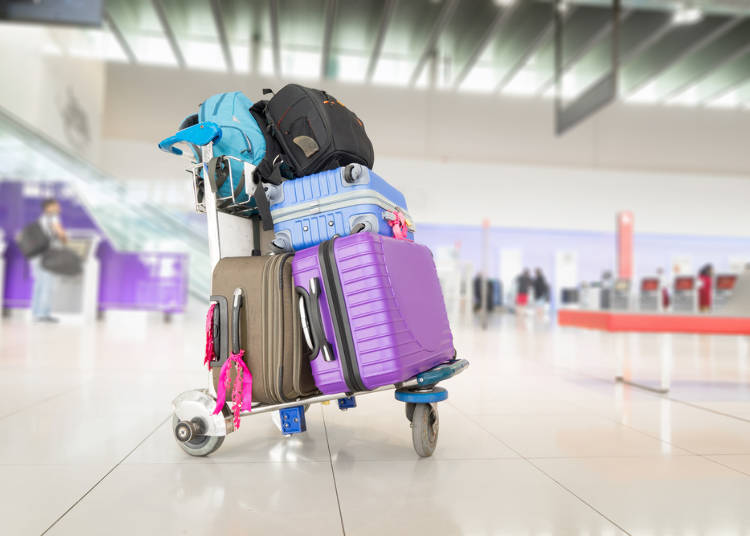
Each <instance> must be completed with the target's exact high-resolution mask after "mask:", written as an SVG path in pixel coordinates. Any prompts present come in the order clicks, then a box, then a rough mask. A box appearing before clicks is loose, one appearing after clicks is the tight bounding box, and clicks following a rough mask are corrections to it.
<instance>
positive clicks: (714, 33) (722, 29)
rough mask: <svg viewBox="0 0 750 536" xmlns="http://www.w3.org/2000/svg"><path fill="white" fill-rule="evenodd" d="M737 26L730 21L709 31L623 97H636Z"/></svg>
mask: <svg viewBox="0 0 750 536" xmlns="http://www.w3.org/2000/svg"><path fill="white" fill-rule="evenodd" d="M735 24H737V19H730V20H729V21H727V22H725V23H724V24H720V25H719V26H718V28H715V29H713V30H711V31H709V32H708V33H707V34H706V35H704V36H703V37H701V38H699V39H697V40H696V41H694V42H692V43H690V44H688V45H687V46H685V47H683V48H682V49H681V50H680V51H679V52H677V53H676V54H674V55H673V56H672V57H671V58H669V59H668V60H667V61H666V62H665V63H664V65H662V66H661V67H658V68H657V69H656V70H655V71H653V72H651V73H650V74H648V75H646V76H644V77H643V79H641V80H639V81H638V82H636V83H635V84H634V85H633V86H631V87H630V88H628V89H627V91H625V92H624V93H623V95H622V96H623V97H624V98H627V97H629V96H632V95H634V94H635V93H636V92H637V91H638V90H640V89H642V88H643V87H644V86H646V85H647V84H649V83H650V82H652V81H654V80H655V79H656V78H657V77H659V76H660V75H662V74H664V73H665V72H666V71H668V70H669V69H670V68H671V67H673V66H674V65H675V64H677V63H678V62H679V61H680V60H682V59H684V58H686V57H687V56H689V55H690V54H692V53H693V52H695V51H697V50H700V49H701V48H703V47H704V46H706V45H708V44H709V43H710V42H711V41H713V40H714V39H716V38H717V37H719V36H720V35H723V34H724V33H726V32H728V31H729V30H731V29H732V28H733V27H734V25H735Z"/></svg>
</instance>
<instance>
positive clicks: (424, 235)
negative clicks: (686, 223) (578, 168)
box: [416, 223, 750, 285]
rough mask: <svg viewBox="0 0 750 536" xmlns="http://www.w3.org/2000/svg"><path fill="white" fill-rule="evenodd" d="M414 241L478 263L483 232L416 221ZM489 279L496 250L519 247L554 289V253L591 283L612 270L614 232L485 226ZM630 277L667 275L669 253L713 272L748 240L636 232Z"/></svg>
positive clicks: (743, 251) (748, 250) (748, 252)
mask: <svg viewBox="0 0 750 536" xmlns="http://www.w3.org/2000/svg"><path fill="white" fill-rule="evenodd" d="M416 227H417V233H416V237H417V241H418V242H421V243H423V244H426V245H427V246H429V247H430V248H431V249H433V250H435V249H436V248H438V247H444V246H449V247H451V246H454V245H455V244H458V243H460V256H461V258H462V259H464V260H468V261H471V262H472V263H473V264H474V267H475V269H477V270H478V269H479V267H480V265H481V240H482V229H481V228H480V227H479V226H460V225H447V224H426V223H425V224H420V223H417V225H416ZM489 232H490V239H489V243H490V251H489V270H490V277H498V276H499V271H500V266H499V259H500V250H501V249H502V248H518V249H520V250H521V251H522V252H523V262H524V265H525V266H528V267H529V268H532V269H533V268H535V267H537V266H538V267H540V268H541V269H542V270H543V271H544V273H545V274H547V277H548V278H549V279H550V281H551V282H552V283H553V285H554V281H555V274H554V264H555V252H556V251H557V250H570V251H577V252H578V276H579V279H580V280H582V281H595V280H598V279H599V278H600V276H601V273H602V271H604V270H614V267H615V234H614V231H613V232H597V231H563V230H553V229H514V228H504V227H492V228H490V231H489ZM633 248H634V257H635V276H636V278H640V277H642V276H646V275H653V274H654V272H655V270H656V268H657V267H663V268H664V269H665V271H669V268H670V267H671V261H672V256H673V255H690V256H691V257H692V262H693V268H694V269H695V270H697V269H698V268H699V267H700V265H702V264H704V263H706V262H712V263H713V264H714V267H715V268H716V270H717V271H718V272H722V271H726V270H727V269H728V268H729V260H728V259H729V256H731V255H737V256H743V255H745V256H750V237H748V238H741V237H722V236H690V235H676V234H675V235H667V234H651V233H635V236H634V241H633Z"/></svg>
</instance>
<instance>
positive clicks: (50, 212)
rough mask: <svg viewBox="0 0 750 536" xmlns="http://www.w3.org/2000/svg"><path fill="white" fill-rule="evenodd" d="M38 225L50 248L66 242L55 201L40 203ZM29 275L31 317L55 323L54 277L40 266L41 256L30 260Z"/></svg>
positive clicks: (47, 200)
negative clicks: (53, 309) (53, 302)
mask: <svg viewBox="0 0 750 536" xmlns="http://www.w3.org/2000/svg"><path fill="white" fill-rule="evenodd" d="M39 224H40V225H41V227H42V230H43V231H44V233H45V234H46V235H47V236H48V237H49V239H50V247H53V248H54V247H60V245H62V244H64V243H66V242H67V241H68V236H67V234H66V233H65V229H64V228H63V226H62V223H61V222H60V203H58V202H57V200H55V199H45V200H44V202H42V214H41V216H40V217H39ZM31 273H32V274H33V277H34V286H33V287H32V292H31V316H32V318H33V319H34V320H35V321H37V322H57V318H55V317H53V316H52V315H51V314H50V313H51V309H52V296H53V294H54V292H55V276H54V274H53V273H52V272H50V271H48V270H46V269H45V268H44V267H43V266H42V260H41V256H38V257H36V258H34V259H32V260H31Z"/></svg>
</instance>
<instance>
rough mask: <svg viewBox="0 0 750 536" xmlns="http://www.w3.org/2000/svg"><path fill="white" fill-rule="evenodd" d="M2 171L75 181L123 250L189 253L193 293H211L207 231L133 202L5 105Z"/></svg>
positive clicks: (0, 119)
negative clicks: (8, 109) (13, 113)
mask: <svg viewBox="0 0 750 536" xmlns="http://www.w3.org/2000/svg"><path fill="white" fill-rule="evenodd" d="M0 177H2V178H6V179H22V180H24V181H44V182H49V181H61V182H66V183H68V184H71V186H72V187H73V188H74V189H75V191H76V194H77V197H78V199H79V200H80V202H81V203H82V204H83V205H84V206H85V207H86V208H87V209H88V211H89V214H90V215H91V217H92V218H93V219H94V221H95V222H96V224H97V225H98V226H99V228H100V229H102V231H103V232H104V233H105V234H106V236H107V238H108V239H109V240H110V242H111V243H112V245H113V246H114V247H115V248H116V249H119V250H122V251H179V252H184V253H187V254H188V255H189V257H190V274H189V289H190V294H191V295H193V296H195V297H197V298H199V299H201V300H206V299H207V297H208V296H209V294H210V288H209V270H210V262H209V257H208V246H207V243H206V235H205V233H203V232H201V230H200V228H199V226H196V225H193V224H191V223H190V222H188V221H186V220H185V219H184V218H182V217H180V215H179V214H177V213H175V212H174V211H171V210H169V209H168V208H165V207H162V206H157V205H155V204H153V203H148V202H141V201H138V202H134V201H133V200H132V198H131V197H130V196H129V195H128V191H127V188H126V187H125V186H124V185H123V184H122V183H121V182H120V181H118V180H117V179H115V178H114V177H111V176H109V175H107V174H106V173H104V172H102V171H101V170H99V169H97V168H96V167H94V166H93V165H92V164H91V163H90V162H87V161H86V160H84V159H82V158H80V157H78V156H76V155H74V154H72V153H71V152H70V151H68V150H67V149H66V148H64V147H63V146H61V145H60V144H59V143H57V142H56V141H55V140H53V139H51V138H50V137H48V136H47V135H45V134H43V133H42V132H39V131H37V130H36V129H34V128H33V127H31V126H29V125H27V124H25V123H24V122H23V121H21V120H19V119H18V118H16V117H14V116H13V115H12V114H11V113H9V112H7V111H6V110H4V109H3V108H1V107H0Z"/></svg>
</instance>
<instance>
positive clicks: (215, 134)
mask: <svg viewBox="0 0 750 536" xmlns="http://www.w3.org/2000/svg"><path fill="white" fill-rule="evenodd" d="M220 139H221V127H219V125H217V124H216V123H212V122H211V121H205V122H203V123H198V124H197V125H193V126H192V127H188V128H183V129H182V130H180V131H178V132H177V133H176V134H175V135H174V136H170V137H168V138H165V139H163V140H162V141H160V142H159V149H161V150H162V151H166V152H168V153H173V154H176V155H181V154H182V149H178V148H177V147H175V145H177V144H178V143H183V142H187V143H191V144H193V145H197V146H198V147H202V146H204V145H208V144H209V143H211V142H217V141H219V140H220Z"/></svg>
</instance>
